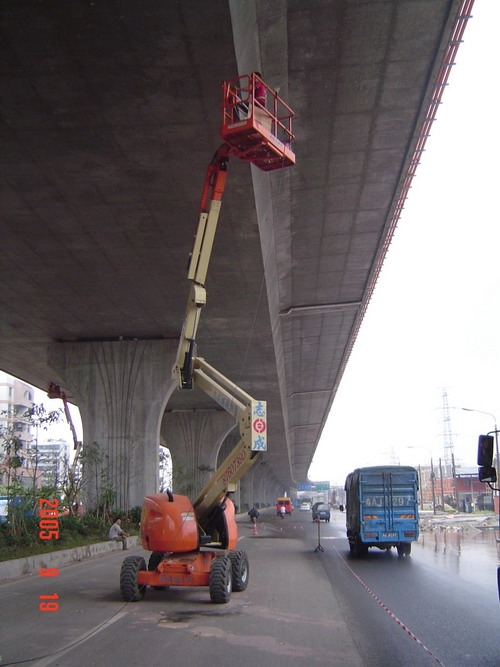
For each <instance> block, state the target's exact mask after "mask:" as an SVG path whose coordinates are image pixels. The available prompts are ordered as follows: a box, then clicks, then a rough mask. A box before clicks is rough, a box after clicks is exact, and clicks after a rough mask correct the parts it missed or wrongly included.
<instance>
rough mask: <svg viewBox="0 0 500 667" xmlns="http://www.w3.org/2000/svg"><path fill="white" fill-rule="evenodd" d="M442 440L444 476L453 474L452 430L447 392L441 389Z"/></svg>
mask: <svg viewBox="0 0 500 667" xmlns="http://www.w3.org/2000/svg"><path fill="white" fill-rule="evenodd" d="M443 441H444V468H445V476H446V477H451V476H452V474H453V458H454V450H453V432H452V430H451V418H450V408H449V406H448V392H447V391H446V388H445V389H443Z"/></svg>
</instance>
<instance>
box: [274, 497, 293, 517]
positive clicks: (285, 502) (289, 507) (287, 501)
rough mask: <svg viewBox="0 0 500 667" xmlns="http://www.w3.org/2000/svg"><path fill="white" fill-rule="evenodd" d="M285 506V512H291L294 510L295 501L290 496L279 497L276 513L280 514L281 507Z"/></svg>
mask: <svg viewBox="0 0 500 667" xmlns="http://www.w3.org/2000/svg"><path fill="white" fill-rule="evenodd" d="M282 507H284V508H285V514H291V513H292V512H293V503H292V499H291V498H288V496H286V497H284V498H278V501H277V503H276V514H277V515H278V516H279V515H280V513H281V508H282Z"/></svg>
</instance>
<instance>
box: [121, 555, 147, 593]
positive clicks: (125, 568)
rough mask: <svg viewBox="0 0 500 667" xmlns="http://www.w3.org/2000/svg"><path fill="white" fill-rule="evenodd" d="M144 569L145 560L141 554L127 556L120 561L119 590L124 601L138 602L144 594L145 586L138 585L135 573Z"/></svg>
mask: <svg viewBox="0 0 500 667" xmlns="http://www.w3.org/2000/svg"><path fill="white" fill-rule="evenodd" d="M145 569H146V561H145V560H144V558H143V557H142V556H127V558H125V560H124V561H123V563H122V569H121V572H120V591H121V594H122V596H123V599H124V600H125V602H138V601H139V600H142V598H143V597H144V595H145V594H146V586H144V585H142V586H140V585H139V584H138V582H137V575H138V574H139V572H140V571H141V570H145Z"/></svg>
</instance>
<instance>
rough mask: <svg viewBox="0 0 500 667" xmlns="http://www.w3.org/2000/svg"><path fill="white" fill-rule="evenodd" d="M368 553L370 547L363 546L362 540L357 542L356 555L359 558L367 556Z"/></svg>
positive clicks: (355, 545)
mask: <svg viewBox="0 0 500 667" xmlns="http://www.w3.org/2000/svg"><path fill="white" fill-rule="evenodd" d="M367 553H368V547H367V546H366V544H363V542H361V541H360V540H356V542H355V544H354V555H355V556H358V558H359V557H363V556H366V555H367Z"/></svg>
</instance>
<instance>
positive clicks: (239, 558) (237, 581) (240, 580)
mask: <svg viewBox="0 0 500 667" xmlns="http://www.w3.org/2000/svg"><path fill="white" fill-rule="evenodd" d="M229 558H230V560H231V570H232V575H233V591H244V590H245V588H246V587H247V586H248V575H249V568H248V557H247V555H246V553H245V552H244V551H232V552H231V553H230V554H229Z"/></svg>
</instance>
